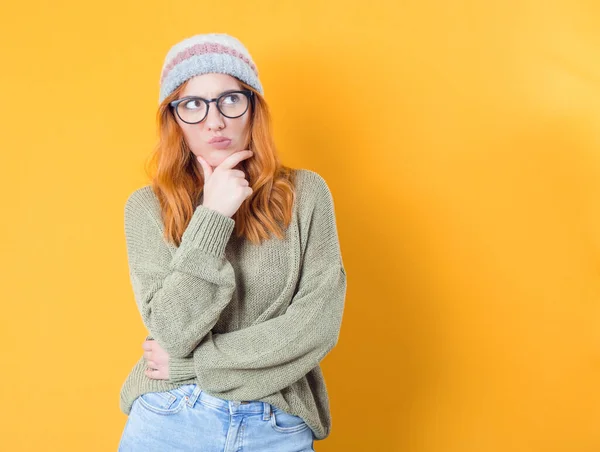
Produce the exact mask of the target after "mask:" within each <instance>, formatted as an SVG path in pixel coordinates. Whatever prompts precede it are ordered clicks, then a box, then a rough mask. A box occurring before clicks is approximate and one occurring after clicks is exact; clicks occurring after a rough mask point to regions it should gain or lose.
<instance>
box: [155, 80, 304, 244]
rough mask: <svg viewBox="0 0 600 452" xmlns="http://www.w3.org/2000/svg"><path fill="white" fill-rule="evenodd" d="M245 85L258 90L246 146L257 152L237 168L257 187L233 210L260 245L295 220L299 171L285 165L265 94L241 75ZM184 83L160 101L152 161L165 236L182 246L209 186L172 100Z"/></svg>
mask: <svg viewBox="0 0 600 452" xmlns="http://www.w3.org/2000/svg"><path fill="white" fill-rule="evenodd" d="M238 82H239V83H240V84H241V85H242V88H243V89H249V90H252V91H253V92H254V95H253V97H254V104H253V108H252V107H251V108H250V109H249V111H248V112H247V113H246V114H250V115H251V118H250V121H249V124H248V127H247V130H246V137H245V143H246V144H247V145H246V146H245V147H244V149H250V150H252V151H253V152H254V154H253V155H252V157H251V158H249V159H245V160H242V161H241V162H240V164H239V165H238V166H237V168H239V169H241V170H242V171H244V173H245V174H246V179H247V180H248V182H249V185H250V187H251V188H252V190H253V192H252V195H250V196H249V197H248V198H247V199H245V200H244V202H242V204H241V206H240V207H239V209H238V210H237V212H236V213H235V214H234V215H233V217H232V218H233V219H234V220H235V229H234V233H235V234H236V235H237V236H238V237H242V236H244V237H245V238H246V239H248V240H250V241H251V242H253V243H256V244H259V243H261V242H262V240H264V239H268V238H269V236H270V234H274V235H275V236H276V237H278V238H279V239H282V238H283V237H284V231H285V229H286V228H287V226H288V225H289V223H290V221H291V219H292V207H293V204H294V200H295V191H294V177H293V176H294V173H293V170H292V169H291V168H289V167H286V166H284V165H282V164H281V162H280V161H279V158H278V156H277V150H276V147H275V143H274V141H273V137H272V134H271V116H270V113H269V109H268V106H267V104H266V102H265V100H264V98H263V97H262V96H261V95H260V93H258V92H257V91H256V90H255V89H254V88H252V87H251V86H249V85H247V84H245V83H244V82H242V81H240V80H238ZM186 84H187V82H186V83H184V84H182V85H180V86H179V87H178V88H177V89H176V90H175V91H174V92H172V93H171V94H170V95H169V96H168V97H167V98H166V99H164V101H163V102H162V103H161V104H160V106H159V108H158V111H157V114H156V120H157V126H158V143H157V145H156V147H155V150H154V152H153V154H152V156H151V158H150V159H149V161H148V162H147V166H146V172H147V174H148V176H149V177H150V179H151V181H152V183H151V185H152V190H153V191H154V193H155V194H156V196H157V198H158V200H159V203H160V209H161V215H162V219H163V223H164V231H165V233H164V237H165V239H166V240H168V241H170V242H172V243H174V244H175V245H177V246H179V244H180V243H181V236H182V234H183V232H184V231H185V229H186V227H187V225H188V223H189V222H190V220H191V218H192V215H193V213H194V210H195V207H196V205H197V204H198V200H199V198H200V195H201V194H202V191H203V188H204V177H203V173H202V169H201V167H199V165H198V163H197V159H196V157H195V155H194V154H193V153H192V152H191V150H190V149H189V147H188V146H187V143H186V142H185V139H184V136H183V133H182V131H181V128H180V126H179V124H178V123H177V121H176V120H175V117H174V116H173V113H172V111H171V107H170V106H169V102H171V101H173V100H175V99H177V97H178V95H179V93H180V92H181V91H182V90H183V89H184V88H185V85H186Z"/></svg>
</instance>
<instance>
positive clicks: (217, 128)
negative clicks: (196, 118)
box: [175, 74, 250, 169]
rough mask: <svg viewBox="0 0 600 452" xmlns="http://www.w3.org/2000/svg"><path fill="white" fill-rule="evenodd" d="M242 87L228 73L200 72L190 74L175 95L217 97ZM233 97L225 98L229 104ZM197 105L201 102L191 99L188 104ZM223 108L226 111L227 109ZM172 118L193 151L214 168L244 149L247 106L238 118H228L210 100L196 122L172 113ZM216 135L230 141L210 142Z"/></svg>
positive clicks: (247, 115) (247, 116)
mask: <svg viewBox="0 0 600 452" xmlns="http://www.w3.org/2000/svg"><path fill="white" fill-rule="evenodd" d="M241 89H243V88H242V86H241V85H240V83H239V82H238V80H237V79H236V78H235V77H232V76H230V75H227V74H202V75H197V76H195V77H192V78H191V79H190V80H189V81H188V83H187V85H186V86H185V88H184V90H183V91H182V92H181V93H180V94H179V97H178V98H179V99H181V98H182V97H186V96H199V97H203V98H204V99H207V100H210V99H213V98H216V97H219V95H221V94H222V93H223V92H224V91H229V90H241ZM233 100H234V99H233V98H228V99H225V101H227V102H229V103H230V104H231V103H232V102H233ZM183 103H185V101H184V102H183ZM197 105H201V104H196V103H192V104H190V107H192V108H193V107H196V106H197ZM224 111H225V112H226V113H227V111H226V110H224ZM175 118H176V120H177V123H178V124H179V126H180V127H181V130H182V131H183V135H184V137H185V141H186V143H187V145H188V147H189V148H190V149H191V151H192V153H193V154H194V155H196V156H198V155H199V156H201V157H202V158H204V159H205V160H206V161H207V162H208V164H209V165H210V166H211V167H212V168H213V169H214V168H215V167H216V166H218V165H219V164H220V163H221V162H222V161H223V160H225V159H226V158H227V157H229V156H230V155H231V154H233V153H234V152H237V151H241V150H243V149H244V147H243V146H244V144H245V143H244V137H245V132H246V129H247V127H248V123H249V119H250V107H248V110H247V111H246V113H244V114H243V115H242V116H240V117H239V118H228V117H226V116H223V115H222V114H221V113H220V112H219V110H218V109H217V105H216V102H211V103H210V107H209V109H208V114H207V116H206V118H204V120H203V121H201V122H199V123H197V124H188V123H185V122H183V121H182V120H181V119H180V118H179V116H178V115H175ZM215 137H224V138H228V139H229V140H231V141H225V142H221V143H210V141H211V140H212V139H213V138H215ZM196 162H197V164H198V167H199V168H200V169H201V168H202V167H201V166H200V162H198V160H197V159H196Z"/></svg>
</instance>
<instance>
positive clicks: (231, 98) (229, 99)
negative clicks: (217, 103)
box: [224, 94, 240, 104]
mask: <svg viewBox="0 0 600 452" xmlns="http://www.w3.org/2000/svg"><path fill="white" fill-rule="evenodd" d="M239 101H240V95H239V94H229V95H228V96H225V99H224V102H225V103H226V104H235V103H236V102H239Z"/></svg>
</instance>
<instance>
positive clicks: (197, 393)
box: [187, 385, 202, 407]
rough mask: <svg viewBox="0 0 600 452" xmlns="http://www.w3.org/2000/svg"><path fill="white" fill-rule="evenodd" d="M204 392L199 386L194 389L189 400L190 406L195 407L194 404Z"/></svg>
mask: <svg viewBox="0 0 600 452" xmlns="http://www.w3.org/2000/svg"><path fill="white" fill-rule="evenodd" d="M201 392H202V389H200V387H199V386H198V385H196V387H195V388H194V390H193V391H192V393H191V394H190V396H189V398H188V402H187V403H188V405H189V406H191V407H193V406H194V404H195V403H196V400H198V397H200V393H201Z"/></svg>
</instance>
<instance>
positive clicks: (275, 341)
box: [169, 176, 346, 400]
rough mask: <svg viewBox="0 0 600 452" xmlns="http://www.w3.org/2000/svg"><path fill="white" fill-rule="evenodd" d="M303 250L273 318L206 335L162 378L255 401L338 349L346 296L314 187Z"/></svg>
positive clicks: (327, 201)
mask: <svg viewBox="0 0 600 452" xmlns="http://www.w3.org/2000/svg"><path fill="white" fill-rule="evenodd" d="M313 188H314V190H316V192H317V193H316V195H317V196H316V201H315V203H314V206H313V209H312V211H311V213H310V214H309V215H310V220H309V230H308V236H307V239H306V248H305V252H304V256H303V262H302V267H301V275H300V278H299V283H298V287H297V289H296V293H295V295H294V297H293V299H292V301H291V303H290V305H289V306H288V308H287V310H286V311H285V312H284V313H283V314H282V315H280V316H278V317H275V318H273V319H269V320H267V321H264V322H262V323H259V324H256V325H252V326H250V327H248V328H244V329H241V330H237V331H233V332H229V333H224V334H215V333H213V332H208V334H207V335H206V337H205V338H204V339H203V341H202V342H201V343H200V344H199V346H198V347H197V348H196V349H195V350H194V353H193V355H192V356H191V357H188V358H177V357H171V358H170V362H169V373H170V375H169V379H170V380H171V381H174V382H179V381H183V380H186V379H189V378H192V377H194V376H196V377H197V379H198V384H199V386H201V387H202V388H203V389H205V390H206V391H208V392H210V393H212V394H214V395H216V396H218V397H222V398H228V399H234V400H256V399H259V398H261V397H264V396H266V395H269V394H272V393H275V392H277V391H280V390H281V389H283V388H285V387H287V386H289V385H291V384H292V383H294V382H295V381H297V380H298V379H300V378H302V377H303V376H304V375H306V374H307V373H308V372H309V371H310V370H311V369H313V368H315V367H316V366H318V365H319V362H320V361H321V360H322V359H323V358H324V357H325V355H327V353H328V352H329V351H330V350H331V349H332V348H333V347H334V346H335V345H336V344H337V341H338V338H339V333H340V327H341V321H342V314H343V309H344V300H345V294H346V271H345V269H344V266H343V263H342V258H341V253H340V246H339V241H338V234H337V229H336V222H335V217H334V206H333V199H332V196H331V193H330V191H329V189H328V187H327V185H326V184H325V182H324V180H323V179H322V178H321V177H320V176H319V177H318V178H317V183H316V184H315V185H313Z"/></svg>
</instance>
